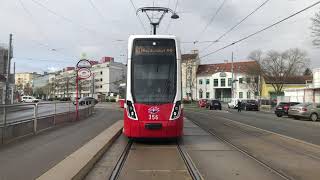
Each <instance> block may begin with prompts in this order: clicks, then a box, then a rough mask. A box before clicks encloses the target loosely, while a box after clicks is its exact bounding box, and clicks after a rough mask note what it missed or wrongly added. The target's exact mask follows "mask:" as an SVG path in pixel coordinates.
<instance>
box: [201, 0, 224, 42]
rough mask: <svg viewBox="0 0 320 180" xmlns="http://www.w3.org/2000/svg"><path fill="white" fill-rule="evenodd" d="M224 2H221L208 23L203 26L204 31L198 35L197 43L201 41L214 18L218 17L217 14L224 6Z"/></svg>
mask: <svg viewBox="0 0 320 180" xmlns="http://www.w3.org/2000/svg"><path fill="white" fill-rule="evenodd" d="M226 1H227V0H223V2H222V3H221V4H220V6H219V7H218V9H217V10H216V12H215V13H214V14H213V16H212V17H211V19H210V20H209V22H208V23H207V24H206V25H205V26H204V29H203V30H202V31H200V34H199V37H198V41H199V40H200V39H201V36H202V35H203V34H204V33H205V32H206V30H207V29H208V27H209V26H210V24H211V23H212V22H213V21H214V20H215V19H216V17H217V16H218V14H219V12H220V11H221V9H222V7H223V6H224V4H225V3H226Z"/></svg>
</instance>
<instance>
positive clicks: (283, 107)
mask: <svg viewBox="0 0 320 180" xmlns="http://www.w3.org/2000/svg"><path fill="white" fill-rule="evenodd" d="M298 104H300V103H298V102H281V103H280V104H279V105H278V106H277V107H276V109H275V111H274V113H275V114H276V116H278V117H282V116H283V115H288V110H289V109H290V107H291V106H295V105H298Z"/></svg>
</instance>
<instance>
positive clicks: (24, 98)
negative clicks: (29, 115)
mask: <svg viewBox="0 0 320 180" xmlns="http://www.w3.org/2000/svg"><path fill="white" fill-rule="evenodd" d="M21 101H22V102H26V103H37V102H39V99H37V98H35V97H33V96H22V97H21Z"/></svg>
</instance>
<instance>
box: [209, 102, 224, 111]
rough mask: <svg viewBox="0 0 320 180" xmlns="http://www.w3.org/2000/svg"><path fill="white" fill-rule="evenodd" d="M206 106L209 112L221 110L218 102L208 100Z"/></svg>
mask: <svg viewBox="0 0 320 180" xmlns="http://www.w3.org/2000/svg"><path fill="white" fill-rule="evenodd" d="M208 104H209V108H210V110H212V109H214V110H217V109H218V110H221V109H222V107H221V103H220V101H219V100H209V101H208Z"/></svg>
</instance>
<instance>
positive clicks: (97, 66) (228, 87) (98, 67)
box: [15, 50, 312, 102]
mask: <svg viewBox="0 0 320 180" xmlns="http://www.w3.org/2000/svg"><path fill="white" fill-rule="evenodd" d="M181 59H182V60H181V70H182V96H183V98H184V99H193V100H198V99H219V100H221V101H226V102H227V101H230V100H231V98H240V99H253V98H257V97H259V98H265V99H270V98H273V99H274V98H276V94H275V93H274V88H273V87H272V85H271V84H272V83H271V82H268V80H266V79H264V78H263V77H260V76H259V77H256V76H254V75H252V74H250V70H252V68H256V66H257V64H256V62H254V61H249V60H245V61H235V62H233V63H231V62H228V61H225V62H223V63H215V64H201V63H200V58H199V53H198V51H197V50H193V51H192V52H191V53H189V54H182V57H181ZM90 62H91V64H92V65H93V66H92V68H91V71H92V73H94V74H95V75H94V76H93V77H91V78H89V79H87V80H83V81H81V83H80V96H91V95H92V96H94V97H95V98H98V99H105V98H106V97H107V96H110V95H112V94H118V93H119V92H120V87H119V86H120V84H121V83H125V78H126V65H125V64H123V63H119V62H115V61H114V58H112V57H103V58H102V59H101V60H100V61H90ZM74 77H75V67H66V68H64V69H62V70H59V71H56V72H53V73H44V74H42V75H39V74H37V73H16V77H15V80H16V81H15V82H16V86H17V89H18V90H19V92H20V94H26V93H28V94H34V95H37V96H41V97H42V98H50V97H57V98H61V97H74V96H75V83H74V81H75V78H74ZM307 80H309V81H310V80H312V78H310V77H307V76H299V77H293V78H291V79H287V82H284V89H297V88H304V87H306V81H307ZM26 86H29V88H30V89H32V91H28V87H26ZM24 91H26V92H24Z"/></svg>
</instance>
